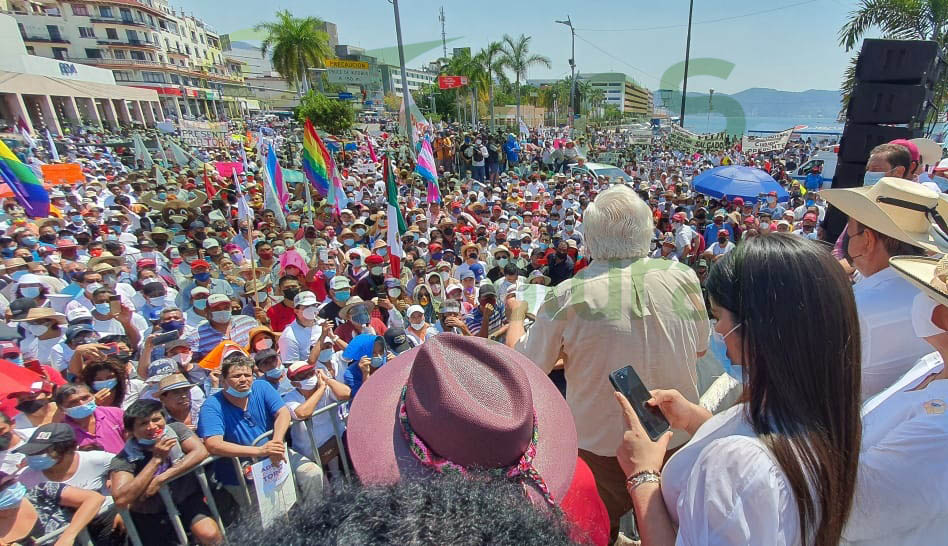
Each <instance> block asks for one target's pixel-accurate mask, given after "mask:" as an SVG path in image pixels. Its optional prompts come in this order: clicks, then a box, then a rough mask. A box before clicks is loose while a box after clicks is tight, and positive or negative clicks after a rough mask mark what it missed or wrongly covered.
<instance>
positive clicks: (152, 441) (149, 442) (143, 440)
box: [135, 438, 158, 446]
mask: <svg viewBox="0 0 948 546" xmlns="http://www.w3.org/2000/svg"><path fill="white" fill-rule="evenodd" d="M135 441H137V442H138V443H139V444H141V445H143V446H153V445H155V442H157V441H158V438H136V440H135Z"/></svg>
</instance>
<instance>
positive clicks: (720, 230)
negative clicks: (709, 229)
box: [718, 229, 731, 236]
mask: <svg viewBox="0 0 948 546" xmlns="http://www.w3.org/2000/svg"><path fill="white" fill-rule="evenodd" d="M730 234H731V233H730V232H729V231H728V230H726V229H719V230H718V235H728V236H729V235H730Z"/></svg>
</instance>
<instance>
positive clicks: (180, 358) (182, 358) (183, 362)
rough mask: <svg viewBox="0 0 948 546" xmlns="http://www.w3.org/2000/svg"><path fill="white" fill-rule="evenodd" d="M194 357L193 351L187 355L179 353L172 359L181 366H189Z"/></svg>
mask: <svg viewBox="0 0 948 546" xmlns="http://www.w3.org/2000/svg"><path fill="white" fill-rule="evenodd" d="M192 356H194V355H192V354H191V351H188V352H186V353H178V354H176V355H174V356H173V357H171V358H173V359H175V360H176V361H177V362H178V365H179V366H187V365H188V364H190V363H191V357H192Z"/></svg>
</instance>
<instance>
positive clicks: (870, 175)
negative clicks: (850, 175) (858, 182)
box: [862, 172, 886, 186]
mask: <svg viewBox="0 0 948 546" xmlns="http://www.w3.org/2000/svg"><path fill="white" fill-rule="evenodd" d="M885 175H886V173H875V172H867V173H866V174H865V175H863V177H862V185H863V186H874V185H875V184H876V183H877V182H878V181H880V180H882V177H884V176H885Z"/></svg>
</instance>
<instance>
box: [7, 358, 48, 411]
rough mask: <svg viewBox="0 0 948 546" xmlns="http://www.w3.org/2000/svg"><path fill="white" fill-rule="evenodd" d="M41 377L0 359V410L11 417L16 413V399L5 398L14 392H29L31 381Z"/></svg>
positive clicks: (38, 379)
mask: <svg viewBox="0 0 948 546" xmlns="http://www.w3.org/2000/svg"><path fill="white" fill-rule="evenodd" d="M43 380H44V379H43V377H42V376H41V375H40V374H38V373H36V372H34V371H33V370H28V369H26V368H23V367H21V366H17V365H16V364H14V363H12V362H10V361H9V360H0V411H2V412H3V413H5V414H7V415H8V416H9V417H13V416H14V415H16V414H17V411H16V409H15V406H16V404H17V402H16V400H14V399H12V398H7V396H9V395H10V394H11V393H14V392H29V391H30V389H31V387H32V385H33V383H36V382H37V381H43Z"/></svg>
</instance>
